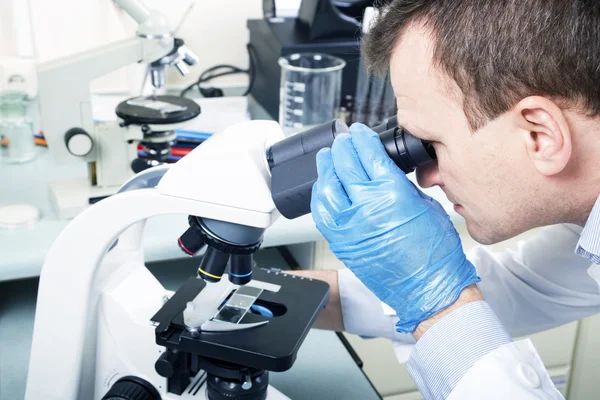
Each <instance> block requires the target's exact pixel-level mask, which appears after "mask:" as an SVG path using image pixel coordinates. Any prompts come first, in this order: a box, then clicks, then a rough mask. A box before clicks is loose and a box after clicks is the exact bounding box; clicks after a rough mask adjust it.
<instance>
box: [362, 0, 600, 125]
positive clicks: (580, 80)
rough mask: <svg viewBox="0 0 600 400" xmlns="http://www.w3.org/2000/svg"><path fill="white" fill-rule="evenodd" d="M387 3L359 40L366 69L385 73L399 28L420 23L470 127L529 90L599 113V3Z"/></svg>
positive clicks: (542, 0) (534, 0) (474, 0)
mask: <svg viewBox="0 0 600 400" xmlns="http://www.w3.org/2000/svg"><path fill="white" fill-rule="evenodd" d="M387 3H391V4H388V5H387V6H386V9H385V12H383V13H382V17H381V18H379V20H378V21H377V22H376V23H375V24H374V26H373V27H372V28H371V30H370V31H369V33H368V34H367V35H366V37H365V39H364V40H363V44H362V51H363V55H364V57H365V62H366V65H367V68H368V70H370V71H371V72H382V71H387V69H388V68H389V61H390V58H391V54H392V52H393V50H394V48H395V46H396V44H397V43H398V41H399V40H400V38H401V35H402V32H403V31H404V29H405V28H406V27H407V26H409V25H411V24H415V23H422V24H423V26H424V27H425V28H427V30H428V31H430V32H431V34H432V38H433V43H434V44H433V46H434V50H433V51H434V63H435V65H436V66H437V67H438V68H439V69H440V70H441V71H443V72H444V73H445V74H446V75H448V76H449V77H450V78H452V79H453V80H454V81H455V82H456V83H457V85H458V87H459V88H460V89H461V91H462V92H463V95H464V96H463V99H464V104H463V108H464V111H465V114H466V116H467V118H468V119H469V123H470V125H471V128H472V129H473V130H477V129H478V128H479V127H481V126H482V125H484V124H485V123H486V122H487V121H489V120H491V119H494V118H496V117H497V116H499V115H500V114H502V113H504V112H506V111H507V110H509V109H510V108H511V107H512V106H514V105H515V104H516V103H517V102H518V101H519V100H521V99H523V98H525V97H527V96H531V95H543V96H549V97H552V98H555V99H557V100H559V101H566V102H567V104H568V105H570V106H578V107H581V108H582V109H583V110H585V112H586V113H587V115H588V116H590V117H591V116H596V115H600V1H598V0H396V1H393V2H389V1H388V2H387ZM406 62H410V60H406Z"/></svg>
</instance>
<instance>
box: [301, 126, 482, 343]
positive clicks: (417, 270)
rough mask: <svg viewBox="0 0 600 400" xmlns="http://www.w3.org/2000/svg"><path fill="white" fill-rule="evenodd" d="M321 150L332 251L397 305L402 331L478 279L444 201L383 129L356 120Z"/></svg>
mask: <svg viewBox="0 0 600 400" xmlns="http://www.w3.org/2000/svg"><path fill="white" fill-rule="evenodd" d="M350 132H351V136H350V135H348V134H342V135H339V136H338V137H337V138H336V140H335V141H334V144H333V146H332V148H331V150H329V149H324V150H321V151H320V152H319V154H318V156H317V167H318V172H319V178H318V180H317V182H316V184H315V186H314V187H313V195H312V201H311V208H312V214H313V218H314V220H315V222H316V224H317V228H318V229H319V230H320V231H321V233H322V234H323V236H325V238H326V239H327V241H328V242H329V247H330V249H331V251H332V252H333V253H334V254H335V255H336V256H337V258H338V259H340V261H342V262H343V263H344V264H345V265H346V266H347V267H348V268H349V269H350V270H352V272H353V273H354V274H355V275H356V276H357V277H358V278H359V279H360V280H361V281H362V282H363V283H364V284H365V286H367V287H368V288H369V290H371V292H373V293H374V294H375V295H376V296H377V297H378V298H379V299H380V300H382V301H383V302H385V303H386V304H388V305H389V306H390V307H392V308H393V309H394V310H395V311H396V313H397V314H398V317H399V319H400V321H399V322H398V324H397V328H398V331H400V332H413V331H415V329H416V328H417V326H418V325H419V323H420V322H421V321H424V320H426V319H428V318H430V317H432V316H433V315H434V314H436V313H437V312H439V311H440V310H443V309H444V308H446V307H448V306H449V305H450V304H452V303H454V302H455V301H456V299H457V298H458V296H459V295H460V293H461V292H462V290H463V289H464V288H465V287H467V286H470V285H472V284H474V283H477V282H478V281H479V278H478V277H477V274H476V272H475V268H474V267H473V265H471V263H470V262H469V261H467V259H466V257H465V254H464V252H463V250H462V245H461V242H460V238H459V237H458V233H457V232H456V230H455V229H454V226H453V225H452V223H451V221H450V218H449V217H448V214H446V212H445V211H444V209H443V208H442V207H441V205H440V204H439V203H438V202H436V201H435V200H433V199H432V198H431V197H429V196H426V195H425V194H423V193H422V192H421V191H420V190H418V189H417V188H416V186H415V185H413V184H412V182H410V181H409V180H408V178H407V177H406V175H405V174H404V173H403V172H402V171H401V170H400V169H399V168H398V167H397V166H396V165H395V164H394V163H393V161H392V160H391V159H390V158H389V156H388V155H387V154H386V152H385V149H384V147H383V144H382V143H381V141H380V139H379V137H378V136H377V134H376V133H375V132H373V131H372V130H371V129H369V128H367V127H366V126H364V125H360V124H354V125H353V126H352V127H351V128H350Z"/></svg>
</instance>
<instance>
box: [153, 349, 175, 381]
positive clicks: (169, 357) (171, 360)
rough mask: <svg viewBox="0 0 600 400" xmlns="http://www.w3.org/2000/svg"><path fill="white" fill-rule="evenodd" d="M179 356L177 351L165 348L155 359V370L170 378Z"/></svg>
mask: <svg viewBox="0 0 600 400" xmlns="http://www.w3.org/2000/svg"><path fill="white" fill-rule="evenodd" d="M180 361H181V357H180V355H179V353H176V352H174V351H170V350H167V351H165V352H164V353H162V355H161V356H160V357H159V358H158V360H156V363H155V364H154V369H155V370H156V372H157V373H158V374H159V375H160V376H162V377H165V378H172V377H173V376H174V375H175V372H177V368H178V367H179V364H180Z"/></svg>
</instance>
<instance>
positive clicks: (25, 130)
mask: <svg viewBox="0 0 600 400" xmlns="http://www.w3.org/2000/svg"><path fill="white" fill-rule="evenodd" d="M28 102H29V100H28V98H27V93H25V92H21V91H3V92H0V161H1V162H5V163H23V162H27V161H30V160H32V159H33V158H35V143H34V139H33V135H34V131H33V129H34V128H33V121H32V120H31V118H30V117H29V115H28Z"/></svg>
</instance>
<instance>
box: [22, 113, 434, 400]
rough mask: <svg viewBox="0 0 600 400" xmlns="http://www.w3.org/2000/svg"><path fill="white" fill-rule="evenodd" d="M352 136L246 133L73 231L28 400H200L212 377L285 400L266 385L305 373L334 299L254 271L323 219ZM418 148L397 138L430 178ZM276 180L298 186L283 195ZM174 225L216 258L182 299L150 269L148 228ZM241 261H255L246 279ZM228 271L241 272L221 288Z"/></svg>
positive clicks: (125, 190) (124, 193)
mask: <svg viewBox="0 0 600 400" xmlns="http://www.w3.org/2000/svg"><path fill="white" fill-rule="evenodd" d="M389 126H394V122H393V121H392V122H390V123H389ZM385 128H387V125H386V126H382V127H379V128H378V130H384V129H385ZM343 131H347V126H345V124H343V122H341V121H332V122H328V123H326V124H322V125H320V126H317V127H315V128H313V129H311V130H310V131H308V132H304V133H301V134H297V135H295V136H292V137H290V138H287V139H284V134H283V132H282V130H281V128H280V127H279V125H278V124H277V123H276V122H273V121H247V122H243V123H240V124H237V125H234V126H232V127H229V128H227V129H225V130H224V131H222V132H220V133H217V134H214V135H213V136H211V137H210V138H209V139H208V140H207V141H206V142H204V143H203V144H202V146H199V147H197V148H196V149H195V150H194V151H192V152H191V153H190V154H188V155H187V156H186V157H184V158H183V159H181V160H180V161H179V162H178V163H176V164H170V165H163V166H158V167H156V168H150V169H147V170H145V171H143V172H141V173H139V174H138V175H136V176H135V177H134V178H133V179H131V180H130V181H129V182H127V183H126V184H125V185H123V187H122V188H121V193H118V194H117V195H115V196H111V197H110V198H107V199H106V200H104V201H101V202H99V203H96V204H95V205H93V206H92V207H90V208H89V209H87V210H86V211H84V212H83V213H81V214H80V215H78V216H77V217H76V218H75V219H73V221H71V222H70V223H69V224H68V225H67V227H66V228H65V229H64V230H63V232H62V233H61V234H60V236H59V237H58V238H57V239H56V241H55V242H54V244H53V245H52V247H51V248H50V250H49V252H48V254H47V258H46V260H45V262H44V265H43V267H42V271H41V275H40V284H39V292H38V298H37V306H36V317H35V324H34V332H33V342H32V349H31V358H30V366H29V373H28V381H27V392H26V399H27V400H37V399H40V398H44V399H48V400H55V399H61V400H73V399H86V400H87V399H96V400H99V399H110V398H111V396H112V398H115V397H116V394H114V392H110V393H109V394H107V392H109V391H111V390H113V389H114V391H117V390H118V389H119V388H122V387H124V386H126V387H127V388H128V390H129V391H130V392H129V393H130V397H123V396H125V395H122V397H121V398H124V399H128V398H131V393H134V392H135V393H141V394H138V396H140V397H138V398H143V399H159V398H162V399H165V400H166V399H179V398H183V399H192V398H195V397H194V396H195V395H196V394H198V390H200V389H198V388H200V387H201V385H202V382H203V376H204V375H203V372H201V370H204V371H207V376H208V374H210V376H211V377H212V378H211V377H209V382H210V383H209V384H208V385H210V386H212V388H211V390H213V389H214V391H213V393H216V392H217V391H218V392H220V393H221V394H223V393H225V394H226V395H231V392H235V393H238V394H239V393H240V392H242V393H248V391H249V390H256V391H258V392H259V394H260V396H261V397H256V398H260V399H264V398H265V397H264V396H265V392H264V391H265V390H266V391H268V392H269V395H268V396H269V397H267V399H268V400H271V399H275V398H280V397H275V396H277V394H276V391H275V390H274V389H273V390H270V389H269V388H268V386H267V385H266V384H265V383H266V379H267V378H266V376H265V375H264V372H265V371H268V370H275V371H280V370H286V369H288V368H290V367H291V365H292V364H293V362H294V359H295V356H296V353H297V351H298V348H299V346H300V344H301V343H302V341H303V339H304V337H305V336H306V334H307V333H308V330H309V328H310V326H311V324H312V323H313V322H314V320H315V319H316V318H317V316H318V313H319V310H320V309H321V308H322V307H323V306H324V305H325V304H326V303H327V296H328V293H329V288H328V287H327V285H326V284H324V283H322V282H319V281H313V280H311V279H302V278H299V277H294V276H287V275H285V274H282V273H279V272H277V271H271V270H267V271H263V270H259V269H256V268H253V262H252V254H253V251H256V250H257V249H258V247H259V246H260V243H261V241H262V234H263V233H264V231H265V230H266V229H267V228H268V227H269V226H271V225H272V224H273V223H274V222H275V220H276V219H277V218H278V216H279V215H280V213H281V215H284V216H288V217H289V218H294V217H297V216H299V215H303V214H306V213H307V212H309V211H310V210H309V209H306V208H305V207H306V204H305V201H306V200H308V201H309V202H310V187H309V186H310V181H311V180H313V181H314V180H315V179H316V170H315V169H314V165H313V168H312V169H311V168H310V160H311V159H312V161H313V164H314V155H315V154H316V152H317V151H318V150H319V149H321V148H323V147H326V146H330V145H331V143H332V142H333V139H334V137H335V136H336V135H337V134H339V133H341V132H343ZM386 132H388V131H385V132H384V134H386ZM410 137H411V135H410V134H409V133H408V132H405V131H402V130H401V129H400V128H398V127H393V128H392V134H387V136H384V138H383V140H384V141H385V142H386V143H388V145H387V146H386V148H387V149H390V150H391V151H393V152H396V153H398V154H397V155H393V157H394V158H395V159H402V160H404V161H405V162H407V163H408V164H406V165H404V167H405V168H406V170H405V172H408V171H409V170H410V169H411V168H414V167H416V166H417V164H414V163H412V164H410V163H411V162H412V161H413V160H421V162H428V161H430V160H431V153H430V152H429V149H428V146H427V144H426V143H422V142H420V141H417V142H413V141H412V140H411V139H410ZM408 143H415V145H414V146H412V145H407V146H405V144H408ZM407 151H408V152H410V156H408V154H407ZM415 154H418V155H419V157H417V156H415ZM425 155H427V156H428V158H427V160H426V157H425ZM298 165H301V166H303V167H304V168H305V169H307V171H299V170H297V169H295V168H294V166H298ZM313 172H314V175H313ZM285 177H287V178H288V179H285ZM275 180H278V181H279V182H281V181H290V182H291V183H292V185H289V186H287V187H282V186H281V185H279V187H276V185H275ZM302 182H304V184H302ZM306 188H308V189H309V192H308V195H307V194H306V192H305V191H304V189H306ZM284 192H287V193H288V194H289V195H287V196H286V193H284ZM306 196H308V197H306ZM173 213H182V214H187V215H189V216H190V219H192V218H193V221H194V223H196V222H197V223H198V226H195V227H193V228H192V227H190V229H191V230H188V231H187V232H185V233H184V234H183V235H182V237H181V238H180V240H179V243H180V245H181V246H182V249H183V250H185V249H187V253H188V254H195V253H196V252H197V251H199V250H200V249H201V248H202V247H204V246H206V247H207V250H206V253H205V255H204V257H203V260H202V262H201V265H200V267H201V269H202V270H204V273H202V271H199V277H201V278H203V279H198V278H195V277H194V278H192V279H191V280H189V281H188V282H187V283H186V284H184V285H183V286H182V287H181V288H180V289H179V290H177V291H176V292H175V293H169V292H166V291H165V289H164V288H163V287H162V285H160V283H159V282H158V281H157V280H156V279H155V278H154V276H153V275H152V274H151V273H150V272H149V271H148V270H147V269H146V267H145V265H144V254H143V247H142V245H141V241H142V236H143V231H144V223H145V220H146V219H148V218H150V217H152V216H156V215H161V214H173ZM198 229H200V230H202V232H203V233H204V234H202V235H198V232H199V230H198ZM211 253H212V255H211ZM240 254H245V257H244V259H245V261H243V262H241V263H239V266H240V267H241V268H238V270H237V271H236V270H235V268H232V266H233V265H234V263H235V261H234V258H236V257H238V256H239V255H240ZM204 260H207V261H204ZM227 260H231V261H230V264H231V265H230V271H229V274H228V276H227V279H221V277H222V276H223V273H224V269H225V268H226V267H227V264H228V261H227ZM232 269H233V271H232ZM206 272H208V273H209V274H210V275H212V276H210V275H208V274H206ZM232 272H233V274H232ZM205 282H206V283H208V284H206V283H205ZM238 290H239V292H237V291H238ZM234 291H236V292H235V293H233V292H234ZM230 294H231V296H229V295H230ZM165 296H166V297H165ZM265 309H266V311H265ZM221 312H223V313H222V314H221ZM269 313H271V314H273V318H270V316H269ZM265 315H266V316H265ZM149 323H152V324H153V325H150V324H149ZM115 387H116V388H115ZM197 389H198V390H197ZM203 390H205V389H203ZM157 392H158V396H160V397H157ZM142 396H145V397H142ZM209 398H211V397H209ZM212 398H214V399H217V398H223V397H216V395H215V396H213V397H212ZM234 398H235V397H234Z"/></svg>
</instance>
